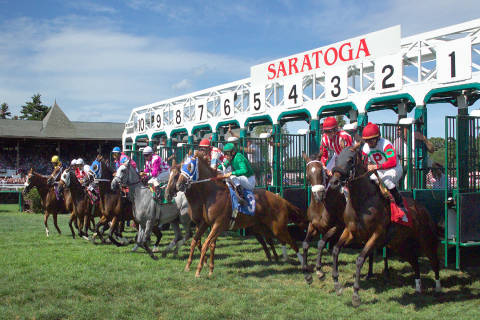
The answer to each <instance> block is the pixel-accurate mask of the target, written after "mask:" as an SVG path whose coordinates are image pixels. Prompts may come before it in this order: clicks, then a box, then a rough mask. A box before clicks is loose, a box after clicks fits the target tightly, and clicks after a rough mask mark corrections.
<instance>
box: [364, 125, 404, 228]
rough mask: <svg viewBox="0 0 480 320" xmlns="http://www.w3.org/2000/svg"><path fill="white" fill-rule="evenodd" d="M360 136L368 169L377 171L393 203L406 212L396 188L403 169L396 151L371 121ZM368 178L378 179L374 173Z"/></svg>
mask: <svg viewBox="0 0 480 320" xmlns="http://www.w3.org/2000/svg"><path fill="white" fill-rule="evenodd" d="M362 138H363V140H364V141H365V144H364V145H363V148H362V153H363V155H365V156H367V157H368V160H369V164H368V171H372V172H373V171H377V173H378V176H379V177H380V179H381V180H382V182H383V183H384V184H385V186H386V187H387V189H388V190H389V191H390V193H391V194H392V196H393V198H394V199H395V204H396V205H397V206H398V207H399V208H400V209H402V210H403V211H404V212H407V211H406V209H405V206H404V205H403V200H402V196H401V195H400V193H399V192H398V189H397V184H398V182H399V181H400V178H401V177H402V173H403V169H402V164H401V163H400V161H398V158H397V151H396V150H395V148H394V147H393V144H392V143H391V142H390V141H388V140H387V139H385V138H382V137H380V128H379V127H378V126H377V125H376V124H374V123H371V122H369V123H368V124H367V125H366V126H365V128H363V132H362ZM370 179H372V180H374V181H377V180H378V179H377V176H376V175H374V174H372V175H371V176H370ZM377 182H378V181H377ZM403 219H404V221H405V222H408V220H405V219H408V218H407V215H405V216H404V217H403Z"/></svg>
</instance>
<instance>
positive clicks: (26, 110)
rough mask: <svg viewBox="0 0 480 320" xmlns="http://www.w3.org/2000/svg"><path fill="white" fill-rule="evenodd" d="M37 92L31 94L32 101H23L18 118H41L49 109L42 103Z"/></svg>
mask: <svg viewBox="0 0 480 320" xmlns="http://www.w3.org/2000/svg"><path fill="white" fill-rule="evenodd" d="M40 97H41V95H40V94H39V93H37V94H34V95H33V96H32V101H27V102H25V105H23V106H22V110H21V111H20V112H21V114H22V115H21V116H20V119H24V120H25V119H26V120H42V119H43V118H45V116H46V115H47V113H48V111H49V110H50V108H49V107H47V106H45V105H43V104H42V101H41V100H40Z"/></svg>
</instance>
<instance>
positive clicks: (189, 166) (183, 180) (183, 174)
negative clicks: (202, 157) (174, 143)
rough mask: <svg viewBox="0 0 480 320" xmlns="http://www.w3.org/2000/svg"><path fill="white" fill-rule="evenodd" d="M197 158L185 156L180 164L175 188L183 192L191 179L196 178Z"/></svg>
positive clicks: (194, 179)
mask: <svg viewBox="0 0 480 320" xmlns="http://www.w3.org/2000/svg"><path fill="white" fill-rule="evenodd" d="M198 163H199V158H198V157H195V156H191V157H187V158H185V160H184V161H183V162H182V164H181V165H180V175H179V176H178V179H177V183H176V186H177V190H178V191H182V192H185V191H186V190H187V189H188V188H189V187H190V184H191V183H192V181H197V180H198Z"/></svg>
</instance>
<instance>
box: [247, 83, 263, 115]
mask: <svg viewBox="0 0 480 320" xmlns="http://www.w3.org/2000/svg"><path fill="white" fill-rule="evenodd" d="M249 106H250V113H252V114H256V113H263V112H265V86H264V85H261V86H257V87H252V88H251V89H250V97H249Z"/></svg>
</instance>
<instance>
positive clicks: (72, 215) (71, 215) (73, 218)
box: [68, 211, 77, 239]
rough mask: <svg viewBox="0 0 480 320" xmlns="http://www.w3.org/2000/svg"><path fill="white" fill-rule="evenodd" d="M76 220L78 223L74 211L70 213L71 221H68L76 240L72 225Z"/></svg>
mask: <svg viewBox="0 0 480 320" xmlns="http://www.w3.org/2000/svg"><path fill="white" fill-rule="evenodd" d="M74 220H75V221H76V220H77V219H76V218H75V211H72V213H70V219H69V220H68V226H69V227H70V231H71V232H72V238H73V239H75V231H74V230H73V226H72V224H73V223H74Z"/></svg>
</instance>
